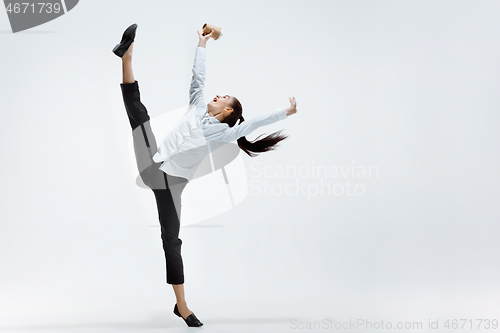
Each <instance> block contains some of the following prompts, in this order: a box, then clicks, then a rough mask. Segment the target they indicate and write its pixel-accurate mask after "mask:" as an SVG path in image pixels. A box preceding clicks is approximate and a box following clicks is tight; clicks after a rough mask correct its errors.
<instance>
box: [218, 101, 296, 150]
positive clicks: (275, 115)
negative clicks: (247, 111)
mask: <svg viewBox="0 0 500 333" xmlns="http://www.w3.org/2000/svg"><path fill="white" fill-rule="evenodd" d="M290 104H291V105H290V107H288V108H286V109H279V110H276V111H274V112H272V113H270V114H264V115H259V116H257V117H254V118H252V119H250V120H245V121H244V122H242V123H241V125H234V126H233V127H230V128H228V129H227V130H226V133H225V134H224V141H227V142H231V141H235V140H238V139H239V138H241V137H242V136H246V135H248V134H250V133H252V132H253V131H255V130H256V129H257V128H259V127H262V126H265V125H270V124H272V123H275V122H277V121H279V120H283V119H286V117H287V116H291V115H292V114H295V113H297V102H296V101H295V97H291V98H290Z"/></svg>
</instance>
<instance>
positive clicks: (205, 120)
mask: <svg viewBox="0 0 500 333" xmlns="http://www.w3.org/2000/svg"><path fill="white" fill-rule="evenodd" d="M201 123H202V124H203V125H206V124H219V123H220V120H219V119H217V118H215V117H211V116H209V115H208V111H207V112H205V115H204V116H203V119H202V120H201Z"/></svg>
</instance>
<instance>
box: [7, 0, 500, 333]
mask: <svg viewBox="0 0 500 333" xmlns="http://www.w3.org/2000/svg"><path fill="white" fill-rule="evenodd" d="M499 14H500V2H498V1H474V2H472V1H457V0H450V1H409V0H408V1H347V0H345V1H289V0H288V1H274V0H273V1H260V0H255V1H247V2H243V1H217V0H214V1H185V2H181V1H175V2H174V1H159V0H157V1H152V0H151V1H130V0H129V1H124V0H121V1H118V0H109V1H96V0H87V1H81V2H80V3H79V4H78V5H77V6H76V7H75V8H74V9H73V10H71V12H68V13H67V14H66V15H64V16H62V17H60V18H58V19H56V20H54V21H51V22H48V23H46V24H44V25H41V26H38V27H35V28H33V29H30V30H26V31H24V32H19V33H16V34H13V33H12V32H11V30H10V25H9V21H8V18H7V14H6V13H5V12H3V13H0V39H1V42H0V45H1V46H0V48H1V52H0V73H1V76H2V80H1V81H0V91H1V98H0V123H1V124H2V131H0V151H1V157H0V158H1V159H2V163H1V165H0V168H1V169H0V171H1V172H0V177H1V191H2V194H1V195H2V205H1V207H2V209H1V212H0V214H1V215H0V219H1V223H0V281H1V284H0V330H3V331H11V330H15V331H16V332H20V331H22V329H26V330H27V331H29V332H33V331H34V330H38V329H45V330H46V331H57V332H66V331H68V330H74V329H79V331H85V332H101V331H114V330H122V329H128V331H127V332H130V331H131V330H134V331H135V330H136V331H137V332H143V331H144V330H145V329H151V330H158V331H165V329H169V330H181V329H182V330H184V329H185V324H184V323H183V322H182V321H181V320H179V318H177V317H175V316H174V315H173V314H172V313H171V311H172V308H173V305H174V303H175V297H174V294H173V291H172V288H171V287H170V286H169V285H167V284H166V283H165V262H164V254H163V249H162V246H161V240H160V237H159V228H158V227H155V225H156V224H157V223H158V221H157V211H156V204H155V200H154V196H153V194H152V192H151V191H148V190H145V189H142V188H140V187H138V186H137V185H136V184H135V177H134V170H133V168H132V165H131V163H130V155H129V153H130V151H129V146H128V145H129V142H128V137H129V135H130V126H129V123H128V120H127V117H126V113H125V109H124V106H123V101H122V99H121V98H122V97H121V91H120V87H119V84H120V82H121V62H120V59H118V58H117V57H116V56H115V55H114V54H113V53H112V52H111V50H112V48H113V47H114V46H115V45H116V43H118V42H119V41H120V38H121V34H122V33H123V30H124V29H125V28H126V27H127V26H129V25H130V24H132V23H137V24H139V28H138V30H137V37H136V43H135V44H134V72H135V76H136V79H137V80H138V81H139V84H140V88H141V95H142V99H143V102H144V104H145V105H146V107H147V108H148V110H149V112H150V114H151V115H152V116H159V115H161V114H164V113H165V112H168V111H171V110H175V109H178V108H181V107H184V106H186V105H187V103H188V89H189V83H190V80H191V68H192V63H193V60H194V54H195V49H196V46H197V43H198V35H197V33H196V30H199V29H201V26H202V25H203V24H204V23H206V22H207V23H210V24H213V25H216V26H220V27H222V28H223V31H224V35H223V37H222V38H221V39H220V40H218V41H214V40H210V41H208V43H207V80H206V88H205V99H206V100H207V101H208V100H209V99H211V98H212V97H213V96H215V94H229V95H233V96H236V97H238V99H239V100H240V101H241V102H242V105H243V108H244V115H245V118H246V119H250V118H251V116H252V115H256V114H259V113H262V112H268V111H269V112H271V111H274V110H275V109H277V108H280V107H287V106H288V105H289V102H288V97H291V96H295V97H296V100H297V107H298V113H297V114H296V115H293V116H291V117H288V118H287V119H286V120H283V121H281V122H278V123H275V124H272V125H270V126H267V127H265V128H261V129H259V130H257V131H256V132H254V133H252V135H250V136H249V137H248V138H249V139H254V138H256V137H257V136H258V135H260V134H263V133H271V132H274V131H277V130H280V129H284V130H285V132H286V133H287V134H289V135H290V137H289V139H287V140H285V141H283V142H282V143H281V144H280V147H279V148H278V149H277V150H276V151H273V152H269V153H265V154H263V155H261V156H259V157H256V158H254V159H251V158H250V157H248V156H246V155H244V156H242V158H243V161H244V163H245V168H246V175H247V177H248V195H247V197H246V199H244V200H243V201H242V202H241V203H240V204H238V205H237V206H236V207H234V208H233V209H230V210H228V211H225V212H224V213H222V214H220V215H217V216H214V217H211V218H208V219H206V220H205V221H202V222H200V223H197V224H193V225H189V226H186V227H183V228H182V229H181V234H180V238H181V239H182V240H183V247H182V253H183V258H184V263H185V275H186V283H185V288H186V299H187V302H188V306H189V307H190V309H191V310H192V311H193V312H195V313H196V315H197V316H198V317H199V318H200V320H201V321H203V322H204V323H205V326H204V327H203V329H205V330H209V331H214V332H255V331H256V330H259V331H263V332H281V331H283V332H284V331H294V330H297V329H298V327H299V326H300V325H302V327H306V326H305V325H307V323H311V322H312V321H319V322H322V321H323V320H334V321H336V322H349V320H351V321H357V320H371V321H372V322H373V323H375V322H378V323H380V322H381V321H384V323H387V322H392V323H393V325H396V323H397V322H403V323H406V322H411V323H413V322H422V323H423V329H422V330H419V331H426V328H428V323H429V320H430V321H431V322H435V321H439V329H434V330H432V331H434V332H436V331H448V332H449V330H447V329H446V328H445V327H444V324H445V322H446V320H447V319H467V320H472V321H473V322H474V324H475V325H477V324H478V322H477V321H476V319H490V320H491V319H495V316H497V317H498V310H499V309H500V306H499V302H498V300H499V299H500V298H499V296H500V293H499V292H500V290H499V289H500V288H499V284H498V281H499V280H500V269H499V264H500V260H499V256H498V253H499V251H500V245H499V242H498V235H499V231H500V227H499V225H498V221H499V215H500V214H499V213H500V212H499V206H498V199H499V194H498V188H499V186H500V179H499V176H498V174H499V172H498V170H499V169H500V163H499V162H500V159H499V157H498V156H499V155H498V153H499V147H500V146H499V145H500V132H499V131H498V130H497V128H498V124H499V120H500V119H499V114H500V113H499V106H500V99H499V97H498V96H499V88H500V79H499V78H500V76H499V74H500V72H499V71H500V61H499V60H500V44H499V37H498V36H499V33H500V21H499V20H498V17H499V16H500V15H499ZM325 170H327V172H326V173H321V171H325ZM187 186H189V184H188V185H187ZM207 193H208V194H207V200H210V201H211V202H212V204H213V205H218V195H216V194H214V195H210V193H209V192H207ZM496 319H498V318H496ZM300 323H301V324H300ZM294 325H295V326H294ZM460 325H462V322H460ZM474 327H476V326H474ZM351 328H352V327H351ZM483 328H484V327H483ZM352 330H353V331H354V330H356V331H358V332H362V331H363V327H358V328H357V329H352ZM393 330H394V329H393ZM367 331H373V330H367ZM407 331H411V330H407ZM469 331H470V330H469Z"/></svg>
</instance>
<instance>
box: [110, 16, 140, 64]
mask: <svg viewBox="0 0 500 333" xmlns="http://www.w3.org/2000/svg"><path fill="white" fill-rule="evenodd" d="M136 30H137V24H135V23H134V24H132V25H131V26H130V27H128V28H127V29H126V30H125V32H124V33H123V36H122V41H121V42H120V43H119V44H116V46H115V48H114V49H113V53H114V54H116V55H117V56H119V57H120V58H121V57H123V55H124V54H125V53H126V52H127V50H128V48H129V47H130V44H132V42H133V41H134V39H135V31H136Z"/></svg>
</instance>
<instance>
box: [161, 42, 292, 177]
mask: <svg viewBox="0 0 500 333" xmlns="http://www.w3.org/2000/svg"><path fill="white" fill-rule="evenodd" d="M205 55H206V49H205V48H204V47H201V46H198V47H197V48H196V54H195V59H194V64H193V77H192V80H191V87H190V89H189V107H188V110H187V111H186V113H185V114H184V116H183V117H182V118H181V120H180V121H179V123H178V124H177V125H176V126H175V127H174V128H173V129H172V130H171V131H170V132H169V133H168V134H167V135H166V136H165V138H164V139H163V141H162V142H161V143H160V145H159V147H158V152H157V153H156V154H155V155H154V156H153V160H154V161H155V162H156V163H159V162H163V163H162V164H161V166H160V169H161V170H162V171H163V172H165V173H167V174H169V175H173V176H177V177H183V178H186V179H188V180H191V179H192V177H193V175H194V174H195V172H196V170H197V168H198V166H199V165H200V164H201V162H202V161H203V159H204V158H205V157H206V156H207V155H208V154H209V153H210V151H213V150H215V149H217V148H218V147H221V146H222V145H224V144H226V143H227V142H232V141H236V140H238V139H239V138H240V137H242V136H246V135H248V134H250V133H252V132H253V131H255V130H256V129H257V128H259V127H261V126H264V125H269V124H272V123H275V122H277V121H279V120H283V119H285V118H286V117H287V115H286V111H285V110H286V109H285V108H282V109H278V110H276V111H274V112H272V113H270V114H264V115H260V116H256V117H254V118H252V119H249V120H246V119H245V121H244V122H242V123H241V125H238V124H236V125H234V126H233V127H230V126H229V125H228V124H226V123H221V122H220V121H219V120H218V119H217V118H215V117H211V116H209V115H208V106H207V104H206V103H205V101H204V98H203V88H204V86H205V73H206V72H205Z"/></svg>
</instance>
